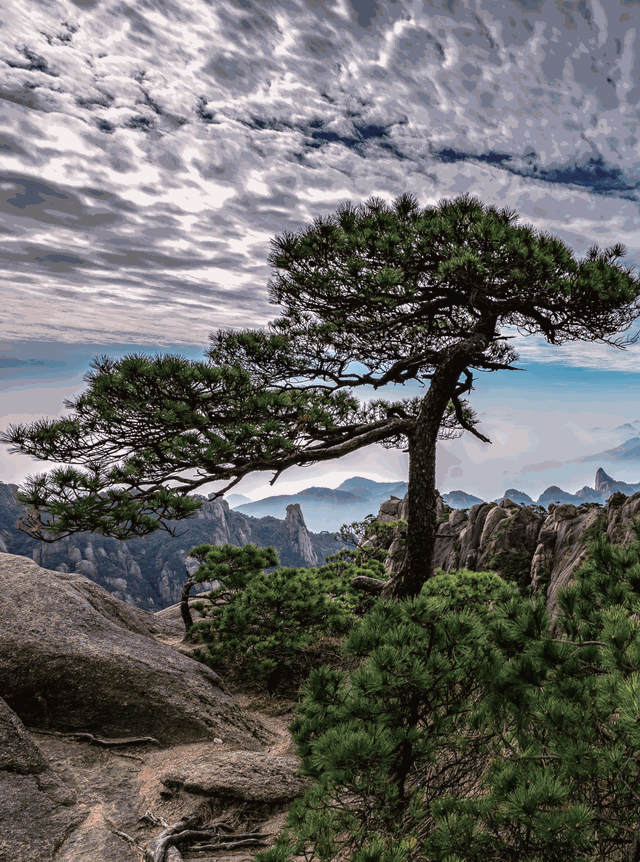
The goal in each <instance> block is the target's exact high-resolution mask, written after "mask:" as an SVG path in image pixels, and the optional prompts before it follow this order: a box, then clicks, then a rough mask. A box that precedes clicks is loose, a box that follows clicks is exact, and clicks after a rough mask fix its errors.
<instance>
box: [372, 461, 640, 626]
mask: <svg viewBox="0 0 640 862" xmlns="http://www.w3.org/2000/svg"><path fill="white" fill-rule="evenodd" d="M603 472H604V471H603ZM605 476H606V474H605ZM407 512H408V494H407V495H405V497H404V499H403V500H400V499H398V498H397V497H392V498H391V500H388V501H387V502H386V503H383V504H382V506H380V511H379V513H378V516H377V519H376V520H378V521H380V522H382V523H390V522H391V521H395V520H398V519H403V520H406V519H407ZM437 512H438V521H439V525H438V533H437V535H438V539H437V542H436V553H435V566H436V568H441V569H443V570H444V571H445V572H450V571H454V570H457V569H462V568H466V569H469V570H471V571H476V572H479V571H485V570H487V569H492V570H494V571H497V572H498V574H503V575H504V576H506V577H512V578H515V579H516V580H517V581H518V582H519V583H520V584H521V585H522V586H527V585H532V586H533V587H534V589H538V590H544V591H545V593H546V596H547V608H548V610H549V612H550V613H551V615H552V619H555V616H556V612H557V611H556V609H557V594H558V590H559V589H560V587H562V586H566V585H567V584H569V583H570V582H571V578H572V576H573V574H574V572H575V571H576V569H577V568H578V567H579V566H580V565H581V564H582V563H583V562H584V561H585V560H586V558H587V555H588V547H587V542H586V539H587V536H588V534H589V533H591V534H593V533H594V532H595V531H598V530H600V531H602V532H604V533H606V534H607V536H608V537H609V540H610V541H611V542H612V543H613V544H622V545H628V544H630V543H631V542H632V541H634V538H635V537H634V533H633V529H632V526H631V522H632V521H633V520H634V519H636V518H638V517H640V491H638V492H636V493H634V494H633V495H632V496H631V497H627V496H626V495H625V494H623V493H621V492H619V491H617V492H615V493H613V494H612V495H611V496H610V497H609V498H608V500H607V504H606V506H604V507H603V506H599V505H597V504H593V503H590V504H589V503H585V504H583V505H581V506H578V507H576V506H574V505H572V504H570V503H567V504H563V505H560V506H556V505H553V504H550V505H549V509H548V512H544V510H543V509H542V508H541V507H535V506H533V507H529V506H519V505H518V504H517V503H514V502H513V501H512V500H508V499H506V500H502V501H501V502H500V503H480V504H477V505H475V506H472V507H471V508H470V509H469V510H463V509H462V510H461V509H456V510H451V509H450V507H448V506H447V505H446V503H445V502H444V500H443V499H442V497H439V498H438V505H437ZM403 534H404V529H403V528H399V529H396V530H395V531H394V534H393V536H391V537H389V538H388V539H387V540H386V541H385V542H384V543H381V542H380V540H378V539H375V540H370V539H369V540H365V542H364V543H363V544H368V543H369V544H374V545H375V546H379V547H384V548H385V549H386V550H388V551H389V552H390V554H391V556H390V557H389V558H388V559H387V561H386V564H385V567H386V570H387V574H388V575H391V574H392V573H393V572H396V571H399V569H400V567H401V565H402V547H403Z"/></svg>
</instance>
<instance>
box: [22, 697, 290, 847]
mask: <svg viewBox="0 0 640 862" xmlns="http://www.w3.org/2000/svg"><path fill="white" fill-rule="evenodd" d="M230 693H231V694H232V695H233V697H234V699H235V700H236V702H237V703H238V705H239V706H241V707H242V708H243V709H244V710H246V711H247V712H250V713H252V714H253V715H255V717H257V718H258V719H259V720H260V722H261V723H262V724H263V725H264V727H265V728H267V730H268V731H269V732H270V734H271V739H270V740H269V741H268V742H267V743H266V744H262V745H260V744H258V743H256V750H255V751H253V752H250V751H246V750H242V751H240V750H238V749H237V748H236V747H234V745H233V743H227V742H226V741H225V740H224V739H216V740H208V741H206V742H197V743H191V744H188V745H177V746H171V747H169V748H162V749H158V748H157V746H155V745H153V744H136V745H128V746H126V747H124V748H119V749H117V750H116V749H113V748H103V747H99V746H96V745H93V744H91V743H89V742H86V741H82V740H76V739H72V738H70V737H66V736H51V735H46V734H44V733H38V732H36V731H34V732H33V739H34V741H35V742H36V743H37V745H39V746H40V748H41V749H42V751H43V753H44V754H45V756H46V757H47V759H48V760H49V761H50V763H51V765H52V767H53V768H54V770H55V771H56V772H58V774H59V775H60V776H61V777H62V778H63V779H64V780H65V781H66V782H67V784H69V785H71V786H72V787H74V788H75V789H76V791H77V793H78V797H79V798H81V799H82V802H83V803H84V804H85V805H86V806H87V811H88V814H87V817H86V819H85V820H84V822H83V823H82V824H81V826H80V827H79V828H78V829H76V830H75V831H74V832H73V833H72V834H71V835H70V836H69V837H68V838H67V840H66V841H65V842H64V844H63V845H62V846H61V847H60V848H59V849H58V851H57V852H56V853H55V855H54V862H88V860H93V859H96V860H98V859H99V860H105V862H141V860H142V859H143V858H144V853H143V850H144V848H145V847H146V846H147V844H148V842H149V841H151V840H152V839H154V838H156V837H157V836H158V835H159V834H160V833H161V832H162V831H163V829H164V828H165V825H164V824H169V825H173V824H175V823H177V822H178V821H180V820H181V819H182V818H184V817H187V816H190V815H193V814H198V815H200V816H201V817H203V818H204V822H205V823H209V822H211V821H213V820H215V819H222V820H224V821H226V822H227V823H228V825H229V827H230V828H231V829H233V831H234V832H236V833H240V832H242V833H246V832H259V833H260V834H265V833H269V838H268V839H267V842H266V845H265V846H269V845H270V844H271V843H272V842H273V840H274V838H275V836H276V835H277V834H278V832H279V831H280V830H281V828H282V826H283V825H284V822H285V819H286V814H287V811H288V809H289V806H290V804H291V801H292V798H286V799H285V798H282V792H281V793H280V798H277V797H278V787H279V784H280V785H282V783H283V782H284V784H285V785H286V786H295V782H300V780H301V779H299V778H297V777H295V776H296V774H297V765H298V763H299V760H298V758H297V756H296V753H295V746H294V744H293V742H292V739H291V736H290V733H289V730H288V726H289V724H290V723H291V721H292V720H293V714H292V712H291V707H292V704H287V703H282V704H274V702H273V701H270V700H269V699H268V698H264V699H262V700H260V699H257V698H255V697H252V696H251V695H250V694H247V693H243V692H241V691H231V692H230ZM272 770H275V771H274V772H273V774H272ZM236 772H237V775H238V782H239V787H236V788H232V790H230V791H229V792H226V793H225V792H222V793H221V792H219V789H218V790H216V788H215V787H213V786H212V787H209V786H208V785H207V780H209V784H212V785H213V784H215V780H213V779H215V778H216V776H220V775H222V774H227V775H230V778H231V782H232V783H233V779H234V775H235V774H236ZM202 774H204V775H205V779H202ZM172 775H175V776H178V778H179V777H180V776H187V777H186V778H183V783H182V784H180V781H176V782H174V783H173V784H172V783H171V781H169V779H168V778H167V776H172ZM194 775H195V776H196V778H195V779H194V777H193V776H194ZM198 776H200V777H198ZM207 776H208V778H207ZM212 777H213V779H212ZM245 778H246V782H245ZM198 781H200V784H198ZM287 782H288V785H287ZM271 788H273V793H274V794H275V797H276V798H269V794H270V792H271ZM207 790H209V791H210V792H207ZM265 846H259V847H243V848H238V849H237V850H234V851H232V850H219V851H216V852H206V851H203V852H198V851H193V852H189V850H188V849H186V848H185V849H184V850H183V851H181V852H182V859H183V860H185V862H187V860H190V859H198V860H199V862H214V860H215V862H250V860H252V859H253V857H254V856H255V855H256V853H258V852H259V851H260V850H263V849H265ZM175 858H176V859H177V857H175ZM171 859H172V857H171V856H168V857H167V862H170V860H171Z"/></svg>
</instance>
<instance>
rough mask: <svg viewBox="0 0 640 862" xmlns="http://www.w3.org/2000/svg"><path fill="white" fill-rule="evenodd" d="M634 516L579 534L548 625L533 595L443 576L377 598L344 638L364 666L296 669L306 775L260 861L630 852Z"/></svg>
mask: <svg viewBox="0 0 640 862" xmlns="http://www.w3.org/2000/svg"><path fill="white" fill-rule="evenodd" d="M635 529H636V535H637V540H636V542H635V543H634V544H633V545H632V546H631V547H629V548H623V547H612V546H611V545H610V544H609V543H608V541H607V538H606V536H600V537H598V538H596V539H594V540H592V541H591V542H590V543H589V551H590V557H589V560H588V561H587V563H586V564H585V565H583V566H582V567H581V569H580V570H579V571H578V572H577V573H576V583H575V584H574V585H572V586H570V587H567V588H565V589H563V590H561V591H560V594H559V607H560V612H559V615H558V618H557V619H556V621H555V623H554V624H553V625H552V622H551V617H550V615H549V613H548V612H547V610H546V608H545V602H544V599H543V597H540V596H533V597H525V596H522V595H520V594H519V591H518V589H517V587H516V586H515V585H513V584H508V583H506V582H503V584H502V585H500V583H499V581H494V583H493V587H492V590H493V592H490V593H487V590H486V587H487V586H488V584H489V582H488V581H487V582H485V584H483V585H482V587H481V593H480V594H479V595H478V596H476V597H473V595H472V593H471V594H470V593H469V588H470V581H469V579H468V577H467V575H466V574H465V575H463V577H464V578H465V579H466V587H467V596H466V597H461V594H460V593H457V592H454V593H453V594H452V593H451V592H450V586H451V581H452V579H453V580H454V581H455V573H450V574H449V575H448V576H447V579H445V580H443V581H442V583H443V586H444V589H443V592H442V594H441V595H438V591H437V586H438V577H436V578H434V579H433V580H432V581H430V582H428V583H427V584H426V585H425V587H424V589H423V592H422V593H421V595H420V596H418V597H417V598H415V599H411V600H402V601H399V602H391V603H389V602H386V601H384V600H381V601H378V602H377V603H376V605H375V606H374V608H373V609H372V611H371V612H370V613H369V614H368V615H367V617H365V619H364V620H362V621H361V622H360V623H359V624H358V626H357V627H356V628H354V630H353V631H352V632H351V634H350V635H349V637H348V639H347V649H348V650H349V651H351V652H353V653H355V654H357V655H361V656H363V658H364V663H363V664H362V665H361V666H360V668H359V669H358V670H357V671H355V672H353V673H351V674H350V675H349V674H347V673H345V672H339V671H336V670H335V669H330V668H319V669H317V670H316V671H314V672H313V673H312V674H311V675H310V677H309V680H308V683H307V685H306V687H305V690H304V698H303V700H302V701H301V703H300V706H299V708H298V713H299V714H298V717H297V719H296V720H295V722H294V724H293V725H292V732H293V735H294V739H295V740H296V744H297V746H298V751H299V753H300V755H301V757H302V764H303V770H304V771H305V772H306V773H307V774H308V775H310V776H313V778H314V779H315V784H314V786H313V787H312V788H311V789H310V790H309V791H308V792H307V794H306V795H305V796H304V797H302V798H301V799H299V800H297V802H296V803H295V804H294V806H293V807H292V808H291V811H290V814H289V818H288V826H287V829H286V830H285V832H284V833H283V834H282V835H281V836H280V837H279V838H278V841H277V842H276V845H275V846H274V848H273V849H271V850H269V851H266V852H265V853H262V854H260V857H259V862H286V860H289V859H291V858H292V856H293V855H301V856H303V857H304V858H306V859H308V860H327V862H328V860H330V859H333V858H334V857H335V856H336V854H338V853H340V854H341V855H343V856H345V858H350V859H354V860H358V862H365V860H367V862H372V860H376V862H414V860H415V862H418V860H428V862H469V860H478V862H479V860H487V862H516V860H517V862H595V861H596V860H602V862H605V860H607V862H637V860H638V858H640V815H639V813H638V811H639V808H638V803H639V801H640V798H639V796H638V791H637V788H638V786H639V785H640V617H639V612H640V525H637V526H636V528H635ZM478 583H479V584H481V583H482V579H478ZM490 595H491V605H489V606H488V605H487V599H488V598H489V597H490ZM470 598H471V599H472V600H471V601H469V599H470ZM451 599H453V601H451Z"/></svg>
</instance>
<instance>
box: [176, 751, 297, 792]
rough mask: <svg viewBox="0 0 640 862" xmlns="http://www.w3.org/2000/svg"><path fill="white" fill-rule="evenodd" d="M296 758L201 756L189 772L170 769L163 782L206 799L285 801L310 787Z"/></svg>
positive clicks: (246, 754)
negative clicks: (221, 797)
mask: <svg viewBox="0 0 640 862" xmlns="http://www.w3.org/2000/svg"><path fill="white" fill-rule="evenodd" d="M299 763H300V762H299V760H298V758H297V757H271V756H269V755H266V754H256V753H254V752H251V751H234V752H230V753H229V754H227V755H226V756H224V757H216V756H215V754H214V756H213V757H211V756H207V757H201V758H197V759H194V760H193V761H191V762H190V763H189V764H188V766H187V768H186V769H183V770H181V771H178V770H170V771H169V772H166V773H165V774H164V775H162V776H161V777H160V780H161V781H162V783H163V784H164V785H165V787H169V788H171V789H176V788H177V789H181V790H185V791H186V792H187V793H195V794H201V795H204V796H225V797H226V796H229V797H231V798H234V799H244V800H247V801H248V802H267V801H270V802H284V801H286V800H290V799H295V797H296V796H300V794H301V793H302V792H303V791H304V790H305V788H306V787H309V786H310V784H311V782H310V780H309V779H307V778H304V777H303V776H301V775H298V767H299Z"/></svg>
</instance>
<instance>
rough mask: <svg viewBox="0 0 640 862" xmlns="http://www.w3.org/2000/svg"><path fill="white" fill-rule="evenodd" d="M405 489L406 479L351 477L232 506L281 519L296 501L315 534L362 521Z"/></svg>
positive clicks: (244, 511) (242, 511)
mask: <svg viewBox="0 0 640 862" xmlns="http://www.w3.org/2000/svg"><path fill="white" fill-rule="evenodd" d="M408 489H409V485H408V483H407V482H374V481H373V480H372V479H365V478H364V477H363V476H353V477H352V478H351V479H346V480H345V481H344V482H343V483H342V484H341V485H339V486H338V487H337V488H322V487H315V486H314V487H312V488H305V489H304V491H298V492H297V493H296V494H277V495H274V496H272V497H264V498H263V499H262V500H254V501H253V502H252V503H241V504H240V505H234V506H233V511H234V512H241V513H242V514H244V515H252V516H253V517H258V518H262V517H265V516H267V515H270V516H272V517H275V518H283V517H284V514H285V512H286V509H287V506H290V505H292V504H296V503H297V504H298V505H299V506H300V507H301V509H302V511H303V512H304V520H305V523H306V525H307V528H308V529H309V530H312V531H313V532H316V533H317V532H321V531H323V530H339V529H340V527H342V525H343V524H352V523H353V522H354V521H364V519H365V518H366V517H367V515H377V513H378V511H379V509H380V505H381V504H382V503H384V502H385V501H386V500H388V499H389V498H390V497H399V498H400V499H402V497H404V495H405V494H406V493H407V491H408ZM230 505H231V503H230Z"/></svg>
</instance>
